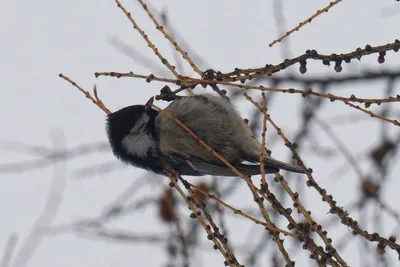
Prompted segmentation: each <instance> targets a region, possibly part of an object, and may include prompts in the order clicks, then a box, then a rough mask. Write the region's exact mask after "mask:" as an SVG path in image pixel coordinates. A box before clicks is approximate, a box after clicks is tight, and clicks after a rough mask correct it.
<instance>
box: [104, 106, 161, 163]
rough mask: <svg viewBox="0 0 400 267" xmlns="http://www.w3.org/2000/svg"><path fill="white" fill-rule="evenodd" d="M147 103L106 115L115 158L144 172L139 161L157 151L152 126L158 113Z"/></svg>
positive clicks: (155, 137)
mask: <svg viewBox="0 0 400 267" xmlns="http://www.w3.org/2000/svg"><path fill="white" fill-rule="evenodd" d="M149 102H151V103H152V101H150V100H149ZM149 102H148V103H147V104H146V105H135V106H128V107H125V108H123V109H120V110H118V111H116V112H114V113H111V114H109V115H108V116H107V119H106V132H107V136H108V140H109V142H110V146H111V148H112V151H113V153H114V155H115V156H116V157H117V158H119V159H121V160H122V161H124V162H127V163H130V164H132V165H135V166H138V167H142V168H146V169H147V167H146V166H143V164H142V163H141V161H146V160H148V157H149V156H152V155H153V154H154V152H155V151H157V150H158V138H157V131H156V129H155V126H154V124H155V118H156V117H157V115H158V111H156V110H154V109H152V108H151V103H150V104H149Z"/></svg>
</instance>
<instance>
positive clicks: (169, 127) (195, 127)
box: [156, 94, 256, 163]
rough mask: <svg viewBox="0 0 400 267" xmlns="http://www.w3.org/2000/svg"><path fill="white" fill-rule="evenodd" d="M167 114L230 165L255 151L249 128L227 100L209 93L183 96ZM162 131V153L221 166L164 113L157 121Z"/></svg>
mask: <svg viewBox="0 0 400 267" xmlns="http://www.w3.org/2000/svg"><path fill="white" fill-rule="evenodd" d="M165 111H167V112H168V113H170V114H171V115H173V116H174V117H176V118H177V119H178V120H179V121H181V122H182V123H183V124H185V125H186V126H187V127H189V129H191V130H192V131H193V132H194V133H195V134H196V135H197V136H198V137H199V138H200V139H202V140H203V141H204V142H206V143H207V144H208V145H209V146H210V147H212V148H213V149H214V150H215V151H217V152H218V153H219V154H221V155H222V156H223V157H224V158H225V159H226V160H228V161H230V162H239V161H240V159H241V158H242V156H243V153H244V152H245V151H244V150H249V151H254V149H256V148H255V147H254V143H252V142H251V141H250V140H251V138H250V135H252V133H251V131H250V129H249V128H248V127H247V125H246V124H245V123H244V122H243V120H242V118H241V117H240V116H239V115H238V114H237V112H236V111H235V109H234V107H233V106H232V105H231V104H230V103H229V102H228V101H226V100H225V99H222V98H220V97H217V96H213V95H210V94H204V95H196V96H190V97H182V98H180V99H177V100H175V101H174V102H172V103H171V104H170V105H169V106H168V107H167V108H166V109H165ZM156 125H158V126H159V127H160V128H159V129H160V132H159V137H160V150H161V152H163V153H175V154H182V155H185V154H186V155H188V156H192V157H193V156H195V157H197V158H201V159H203V160H206V161H209V162H215V163H220V162H219V161H218V160H217V159H215V158H213V156H212V155H211V154H210V152H208V151H207V150H206V149H204V147H203V146H202V145H201V144H199V143H198V142H197V141H196V140H195V139H194V138H193V137H192V136H190V135H189V134H188V133H187V132H186V131H185V130H184V129H183V128H182V127H181V126H179V125H178V124H177V123H176V122H174V121H173V120H172V119H170V118H168V117H166V116H165V115H163V114H162V112H161V113H160V114H159V115H158V117H157V119H156Z"/></svg>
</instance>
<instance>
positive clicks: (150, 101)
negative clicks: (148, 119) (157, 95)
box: [144, 96, 154, 111]
mask: <svg viewBox="0 0 400 267" xmlns="http://www.w3.org/2000/svg"><path fill="white" fill-rule="evenodd" d="M153 102H154V96H152V97H151V98H150V99H149V101H147V102H146V104H145V105H144V109H145V110H146V111H149V110H151V106H152V105H153Z"/></svg>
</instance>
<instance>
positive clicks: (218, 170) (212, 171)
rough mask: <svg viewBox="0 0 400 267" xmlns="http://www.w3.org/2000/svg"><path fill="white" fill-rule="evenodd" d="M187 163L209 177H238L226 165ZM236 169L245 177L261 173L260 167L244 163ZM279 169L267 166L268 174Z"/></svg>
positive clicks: (189, 160) (237, 165)
mask: <svg viewBox="0 0 400 267" xmlns="http://www.w3.org/2000/svg"><path fill="white" fill-rule="evenodd" d="M186 161H187V163H188V164H189V165H190V166H191V167H192V168H193V169H194V170H196V171H198V172H200V173H203V174H208V175H216V176H237V175H236V174H235V173H234V172H233V171H232V169H231V168H229V167H228V166H225V165H216V164H212V163H208V162H205V161H202V160H200V159H193V158H191V159H188V160H186ZM233 167H235V169H237V170H238V171H239V172H241V173H243V174H245V175H258V174H260V173H261V170H260V165H246V164H243V163H240V164H235V165H233ZM278 171H279V169H277V168H271V167H269V166H265V172H266V173H275V172H278Z"/></svg>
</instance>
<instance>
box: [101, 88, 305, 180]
mask: <svg viewBox="0 0 400 267" xmlns="http://www.w3.org/2000/svg"><path fill="white" fill-rule="evenodd" d="M152 105H153V98H151V99H150V100H149V101H148V102H147V103H146V104H145V105H134V106H128V107H125V108H123V109H121V110H118V111H116V112H114V113H111V114H109V115H108V116H107V120H106V131H107V135H108V139H109V142H110V145H111V148H112V151H113V153H114V155H115V156H116V157H117V158H118V159H120V160H122V161H123V162H125V163H129V164H131V165H133V166H136V167H139V168H143V169H146V170H149V171H153V172H155V173H158V174H165V173H164V170H165V169H166V168H168V167H172V169H174V170H175V171H177V172H178V173H180V174H181V175H193V176H201V175H217V176H237V175H236V174H235V173H234V172H233V171H232V169H231V168H229V167H228V166H226V165H225V164H224V163H223V162H222V161H221V160H219V159H218V158H216V157H215V156H214V155H213V154H212V153H211V152H210V151H208V150H207V149H206V148H205V147H204V146H203V145H201V144H200V143H199V141H198V140H196V139H195V138H194V137H193V136H191V135H190V134H189V133H188V132H187V131H186V130H185V129H183V128H182V127H181V126H180V125H178V123H176V122H175V121H174V120H173V119H171V118H170V117H168V116H166V115H165V114H163V112H164V111H165V112H168V113H169V114H170V115H172V116H173V117H175V118H176V119H177V120H179V121H180V122H182V123H183V124H184V125H186V126H187V127H188V128H189V129H190V130H191V131H192V132H193V133H194V134H195V135H196V136H197V137H199V138H200V139H201V140H202V141H204V142H205V143H206V144H207V145H208V146H210V147H211V148H212V149H214V150H215V151H216V152H217V153H218V154H220V155H221V156H222V157H223V158H224V159H225V160H227V161H228V162H229V163H230V164H232V165H233V167H235V168H236V169H237V170H238V171H239V172H242V173H243V174H245V175H257V174H260V173H261V170H260V165H259V163H260V153H261V147H260V144H259V143H258V142H257V140H256V139H255V138H254V134H253V132H252V131H251V130H250V128H249V127H248V126H247V125H246V124H245V122H244V121H243V119H242V118H241V117H240V116H239V114H238V113H237V112H236V110H235V109H234V107H233V106H232V104H231V103H230V102H229V101H227V100H226V99H224V98H221V97H217V96H214V95H211V94H203V95H193V96H184V97H180V98H177V99H176V100H174V101H173V102H172V103H171V104H170V105H169V106H168V107H167V108H165V110H164V111H161V112H159V111H157V110H155V109H153V108H152ZM246 162H248V163H246ZM264 168H265V173H275V172H278V171H279V170H280V169H283V170H287V171H291V172H297V173H304V170H303V169H301V168H300V167H296V166H292V165H289V164H287V163H285V162H282V161H278V160H275V159H273V158H271V157H270V156H269V155H267V154H266V153H265V156H264Z"/></svg>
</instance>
